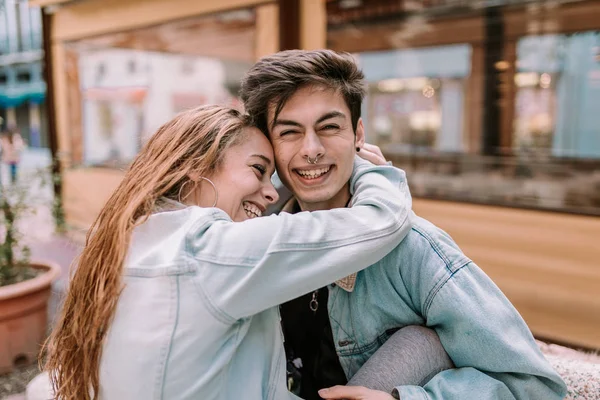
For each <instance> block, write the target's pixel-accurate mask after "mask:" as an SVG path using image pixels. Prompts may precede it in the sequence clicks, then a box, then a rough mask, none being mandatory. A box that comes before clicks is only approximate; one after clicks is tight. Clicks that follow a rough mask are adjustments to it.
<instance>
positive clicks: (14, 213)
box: [0, 168, 64, 287]
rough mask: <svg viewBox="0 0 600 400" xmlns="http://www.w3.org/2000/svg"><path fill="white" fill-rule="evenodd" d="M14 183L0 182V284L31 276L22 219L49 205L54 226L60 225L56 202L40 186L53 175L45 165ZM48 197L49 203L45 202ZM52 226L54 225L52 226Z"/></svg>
mask: <svg viewBox="0 0 600 400" xmlns="http://www.w3.org/2000/svg"><path fill="white" fill-rule="evenodd" d="M23 178H26V179H21V180H20V181H18V182H16V183H14V184H7V183H6V184H4V185H0V287H1V286H5V285H10V284H13V283H18V282H21V281H25V280H27V279H31V278H33V277H35V276H36V275H37V273H38V271H37V270H36V269H34V268H31V267H30V266H29V259H30V255H31V251H30V248H29V246H27V244H26V243H25V241H24V238H25V232H24V230H23V222H24V221H25V218H26V217H28V216H31V215H34V214H35V213H36V212H37V211H38V209H39V208H40V207H44V206H46V207H48V206H50V207H51V211H52V214H53V216H54V221H55V226H56V227H58V228H59V229H64V218H62V215H63V214H62V207H61V204H60V202H58V201H56V200H55V199H53V197H54V196H51V197H52V199H48V197H47V195H44V194H43V190H44V188H47V187H48V184H49V183H50V182H53V181H54V179H57V178H56V176H54V175H53V174H52V172H51V170H50V171H49V170H48V169H47V168H41V169H39V170H37V171H35V172H33V173H30V174H28V176H27V177H23ZM49 201H51V202H52V203H51V204H48V202H49ZM55 229H56V228H55Z"/></svg>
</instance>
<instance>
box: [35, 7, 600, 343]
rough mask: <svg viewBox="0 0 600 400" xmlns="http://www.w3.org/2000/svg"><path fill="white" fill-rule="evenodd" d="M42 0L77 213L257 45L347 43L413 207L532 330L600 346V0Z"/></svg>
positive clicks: (71, 205) (219, 95)
mask: <svg viewBox="0 0 600 400" xmlns="http://www.w3.org/2000/svg"><path fill="white" fill-rule="evenodd" d="M35 3H37V4H38V5H40V6H44V7H45V19H44V20H45V28H46V38H47V41H48V45H47V53H48V54H49V57H50V58H49V59H48V64H49V66H50V70H51V77H52V78H51V80H50V82H49V93H51V94H52V96H51V97H52V102H53V105H52V107H51V109H52V110H54V111H53V112H52V113H51V114H52V115H51V118H50V119H51V122H52V124H51V125H52V126H53V127H54V128H53V129H54V133H55V135H54V138H55V139H56V140H55V149H56V154H57V155H58V157H59V159H60V160H61V165H62V177H63V180H62V182H63V184H62V190H61V193H62V198H63V202H64V204H65V211H66V216H67V220H68V222H69V224H71V225H72V226H75V227H80V228H82V229H87V227H89V225H90V223H91V222H92V221H93V219H94V218H95V216H96V214H97V212H98V211H99V210H100V208H101V206H102V205H103V203H104V202H105V201H106V199H107V197H108V196H109V195H110V193H111V191H112V189H113V188H114V187H115V186H116V185H117V184H118V183H119V181H120V179H121V177H122V170H123V167H124V166H126V165H127V163H128V162H129V161H130V160H131V158H132V157H133V156H134V155H135V154H136V153H137V151H138V150H139V148H140V146H141V145H143V143H144V141H145V140H147V138H148V136H149V135H151V134H152V132H153V131H154V130H155V129H156V128H157V127H158V126H159V125H160V124H161V123H163V122H165V121H166V120H168V119H169V118H170V117H171V116H172V115H174V113H176V112H177V111H178V110H181V109H183V108H186V107H189V106H193V105H198V104H202V103H212V102H218V103H226V104H236V103H237V102H238V101H239V100H238V99H237V97H236V95H237V89H238V85H239V79H240V77H241V76H242V75H243V73H244V72H245V71H246V70H247V69H248V67H249V66H250V65H252V63H254V62H255V61H256V60H257V59H258V58H260V57H261V56H263V55H266V54H269V53H272V52H275V51H277V50H279V49H288V48H298V47H299V48H305V49H313V48H324V47H328V48H332V49H334V50H340V51H348V52H351V53H352V54H354V55H355V56H356V59H357V61H358V62H359V63H360V65H361V67H362V68H363V70H364V72H365V75H366V78H367V83H368V96H367V98H366V101H365V102H364V107H363V118H364V122H365V126H366V128H367V138H368V140H369V141H371V142H374V143H376V144H378V145H379V146H381V148H382V149H383V150H384V152H385V154H386V156H387V157H388V158H389V159H391V160H393V161H394V163H395V164H396V165H398V166H400V167H402V168H404V169H405V170H406V171H407V175H408V179H409V184H410V187H411V191H412V193H413V196H414V203H413V205H414V208H415V209H416V211H417V212H418V213H419V214H420V215H422V216H424V217H425V218H427V219H430V220H431V221H433V222H434V223H436V224H437V225H439V226H440V227H442V228H443V229H444V230H446V231H448V232H449V233H450V234H451V235H452V236H453V237H454V238H455V239H456V240H457V242H458V243H459V244H460V245H461V247H462V248H463V250H465V252H466V253H467V254H468V255H469V256H470V257H471V258H473V259H474V260H475V261H476V262H477V263H478V264H479V265H480V266H482V268H484V269H485V270H486V272H487V273H489V274H490V275H491V276H492V277H493V278H494V280H495V281H496V282H497V283H498V285H499V286H500V287H501V288H502V289H503V290H504V291H505V292H506V294H507V295H508V297H509V298H510V299H511V300H512V301H513V302H514V304H515V305H516V306H517V308H518V310H519V311H520V312H521V313H522V314H523V316H524V317H525V319H526V320H527V322H528V323H529V324H530V326H531V327H532V329H533V330H534V332H535V333H536V335H539V336H540V337H545V338H548V339H554V340H557V341H564V342H568V343H572V344H577V345H581V346H588V347H600V342H598V338H597V335H595V332H596V330H597V327H598V326H600V300H598V296H597V295H593V294H597V292H598V287H600V271H598V268H597V260H598V259H599V258H600V253H599V252H598V250H597V248H598V246H597V243H596V242H597V240H598V239H597V238H598V232H600V217H598V216H599V215H600V175H599V174H598V171H599V170H600V130H599V129H600V121H599V120H598V118H599V117H600V110H598V109H597V107H598V106H597V105H598V104H599V101H598V100H599V91H600V83H599V82H600V72H599V71H600V50H599V49H600V44H598V31H600V7H598V6H597V3H595V2H594V1H569V2H562V1H553V2H548V1H522V2H516V1H506V2H502V1H497V2H494V7H484V6H483V5H484V4H485V2H481V1H475V0H459V1H456V0H438V1H405V2H400V1H395V0H393V1H392V0H369V1H366V0H286V1H283V0H281V1H275V0H273V1H268V0H267V1H265V0H263V1H260V0H219V1H208V0H206V1H196V0H170V1H149V0H85V1H65V0H62V1H61V0H37V1H36V2H35ZM577 60H580V61H581V62H580V63H577V62H576V61H577ZM578 214H583V215H578Z"/></svg>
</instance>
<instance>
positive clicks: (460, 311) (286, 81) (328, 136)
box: [241, 50, 566, 400]
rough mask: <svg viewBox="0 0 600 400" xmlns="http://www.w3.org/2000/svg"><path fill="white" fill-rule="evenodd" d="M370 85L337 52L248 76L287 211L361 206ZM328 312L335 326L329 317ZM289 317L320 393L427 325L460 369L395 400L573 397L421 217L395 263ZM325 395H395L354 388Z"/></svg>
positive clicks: (292, 343) (308, 299)
mask: <svg viewBox="0 0 600 400" xmlns="http://www.w3.org/2000/svg"><path fill="white" fill-rule="evenodd" d="M363 85H364V76H363V74H362V72H361V71H360V70H359V69H358V67H357V65H356V64H355V62H354V60H353V59H352V57H351V56H350V55H348V54H340V53H336V52H333V51H328V50H319V51H300V50H293V51H285V52H280V53H277V54H274V55H272V56H268V57H265V58H263V59H262V60H260V61H259V62H258V63H256V64H255V65H254V67H253V68H252V69H251V70H250V71H249V72H248V73H247V74H246V76H245V78H244V80H243V82H242V91H241V96H242V100H243V101H244V105H245V107H246V111H247V112H248V113H249V114H250V115H252V116H253V117H254V118H255V122H256V124H257V125H258V127H259V128H261V129H262V130H263V131H264V132H265V133H268V136H269V138H270V140H271V143H272V144H273V148H274V151H275V158H276V166H277V171H278V176H279V178H280V179H281V181H282V183H283V184H284V185H285V186H286V187H287V188H288V189H289V190H290V191H291V192H292V193H293V195H294V197H295V199H292V200H291V201H290V202H288V204H286V206H285V207H284V210H286V211H289V212H298V211H314V210H325V209H331V208H336V207H346V206H347V205H348V204H350V203H351V202H352V194H351V193H350V192H349V189H348V187H349V186H348V179H349V177H350V175H351V172H352V166H353V160H354V157H355V155H356V154H357V152H360V151H361V148H363V146H364V127H363V123H362V121H361V118H360V110H361V105H362V100H363V97H364V93H365V92H364V88H363ZM363 152H364V151H363ZM370 156H372V154H371V155H370ZM331 229H335V227H331ZM325 307H327V308H328V318H327V315H325V317H321V318H320V317H319V315H324V314H319V312H323V310H324V309H325ZM282 318H283V327H284V333H285V335H286V342H287V345H288V349H287V350H288V351H289V352H290V353H293V355H292V358H294V357H295V356H297V355H298V354H300V353H301V354H302V357H300V358H301V359H302V364H303V365H300V363H296V364H297V365H296V367H297V368H298V369H299V370H300V371H301V373H302V377H303V378H302V379H303V380H302V382H301V384H303V385H309V386H311V385H312V387H311V389H310V390H314V391H316V390H318V389H321V388H322V387H323V382H328V383H330V382H337V383H339V384H344V383H345V382H346V378H352V377H353V376H354V375H355V374H356V373H357V371H359V369H361V367H362V366H363V365H364V364H365V362H367V360H369V358H370V357H371V356H372V355H373V354H374V353H375V352H376V351H377V350H378V349H379V348H380V347H381V346H382V345H384V343H386V341H387V339H388V338H389V337H391V336H392V335H393V334H394V333H395V332H396V331H398V329H402V328H404V327H407V326H414V325H422V326H427V327H429V328H432V329H434V330H435V332H436V333H437V334H438V336H439V339H440V340H441V343H442V344H443V347H444V348H445V350H446V352H447V353H448V355H449V356H450V358H451V359H452V361H453V362H454V364H455V368H452V369H447V370H445V371H442V372H440V373H438V374H436V375H435V376H434V377H433V378H431V380H429V381H428V382H427V383H425V384H424V385H423V386H418V385H405V384H402V383H401V382H399V383H398V386H397V387H396V388H395V389H394V390H393V391H392V392H393V394H394V396H395V397H396V398H400V399H403V400H408V399H461V400H468V399H477V400H481V399H490V400H491V399H544V400H551V399H561V398H563V397H564V395H565V393H566V389H565V385H564V383H563V381H562V380H561V378H560V377H559V376H558V374H557V373H556V372H555V371H554V370H553V369H552V368H551V367H550V365H549V364H548V362H547V361H546V360H545V358H544V357H543V355H542V354H541V352H540V350H539V349H538V347H537V345H536V343H535V341H534V339H533V336H532V335H531V332H530V331H529V329H528V327H527V325H526V324H525V322H524V321H523V319H522V318H521V316H520V315H519V313H518V312H517V311H516V310H515V308H514V307H513V306H512V305H511V303H510V302H509V301H508V300H507V298H506V297H505V296H504V295H503V293H502V292H501V291H500V289H499V288H498V287H496V285H494V283H493V282H492V281H491V280H490V278H489V277H487V276H486V274H485V273H484V272H483V271H482V270H481V269H480V268H479V267H478V266H477V265H475V263H474V262H473V261H471V260H470V259H469V258H468V257H467V256H466V255H465V254H463V253H462V251H461V250H460V249H459V248H458V246H457V245H456V243H454V241H453V240H452V239H451V238H450V236H448V235H447V234H446V233H445V232H443V231H442V230H440V229H439V228H437V227H436V226H434V225H433V224H431V223H430V222H428V221H426V220H424V219H422V218H418V217H416V216H415V223H414V225H413V229H412V231H411V232H410V233H409V234H408V236H407V237H406V239H404V241H403V242H402V243H401V244H400V245H399V246H398V247H397V248H396V249H395V250H393V251H392V252H391V253H390V254H389V255H388V256H386V257H385V258H383V259H382V260H380V261H379V262H378V263H376V264H374V265H372V266H370V267H368V268H367V269H365V270H363V271H361V272H359V273H358V274H355V275H352V276H349V277H347V278H346V279H344V280H342V281H338V282H336V283H335V284H332V285H330V286H329V287H327V288H326V289H325V290H320V291H316V292H314V293H311V294H308V295H307V296H303V297H301V298H299V299H297V300H294V301H292V302H290V303H288V304H285V305H283V306H282ZM307 347H308V348H309V349H308V350H307ZM307 360H308V362H307ZM319 377H323V379H322V382H319ZM305 380H306V381H307V382H308V383H306V384H305V382H304V381H305ZM352 383H353V382H352V380H351V381H350V384H352ZM319 395H320V396H321V397H323V398H330V399H338V398H339V399H342V398H344V399H368V398H372V399H375V398H378V399H383V398H389V394H385V393H382V392H375V391H369V390H367V389H364V388H357V387H351V386H345V387H344V386H336V387H334V388H331V389H328V390H326V391H325V392H323V391H320V392H319ZM382 396H387V397H382Z"/></svg>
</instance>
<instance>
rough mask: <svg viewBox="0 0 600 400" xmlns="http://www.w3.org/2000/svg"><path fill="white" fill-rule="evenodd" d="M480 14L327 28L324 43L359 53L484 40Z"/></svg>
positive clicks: (331, 46) (336, 48)
mask: <svg viewBox="0 0 600 400" xmlns="http://www.w3.org/2000/svg"><path fill="white" fill-rule="evenodd" d="M483 24H484V21H483V18H482V17H480V16H473V17H467V18H461V19H450V18H448V19H443V20H436V21H432V20H427V19H423V20H418V21H414V22H412V21H411V20H410V19H409V20H407V21H405V22H394V23H386V24H383V23H381V24H369V25H367V24H364V25H362V24H361V25H359V26H349V27H345V28H337V29H330V30H329V31H328V32H327V46H328V47H329V48H331V49H333V50H341V51H349V52H362V51H376V50H389V49H395V48H410V47H425V46H441V45H446V44H456V43H480V42H482V41H483V34H484V29H483V28H484V25H483Z"/></svg>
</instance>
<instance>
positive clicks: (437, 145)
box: [327, 0, 600, 215]
mask: <svg viewBox="0 0 600 400" xmlns="http://www.w3.org/2000/svg"><path fill="white" fill-rule="evenodd" d="M551 3H552V4H550V2H543V1H532V2H525V1H511V2H482V1H475V0H472V1H471V0H464V1H455V0H440V1H433V2H429V1H428V2H397V1H387V0H373V1H362V0H358V1H342V0H332V1H328V2H327V45H328V47H330V48H332V49H334V50H339V51H348V52H350V53H352V54H354V55H355V56H356V58H357V60H358V62H359V63H360V65H361V67H362V68H363V71H364V73H365V76H366V79H367V83H368V94H367V97H366V99H365V102H364V107H363V110H362V117H363V120H364V123H365V127H366V130H367V140H368V141H371V142H373V143H375V144H377V145H379V146H380V147H381V148H382V150H383V151H384V153H385V155H386V156H387V157H388V159H390V160H392V161H393V162H394V163H395V164H396V165H398V166H399V167H401V168H404V169H405V170H406V171H407V176H408V179H409V183H410V185H411V191H412V193H413V195H414V196H415V197H424V198H432V199H448V200H453V201H465V202H475V203H482V204H493V205H504V206H511V207H525V208H535V209H545V210H556V211H565V212H574V213H584V214H591V215H600V108H598V107H599V106H598V105H599V104H600V9H598V8H593V7H591V6H590V4H591V2H588V1H577V2H570V3H569V4H565V3H561V2H551ZM593 13H595V14H594V15H591V14H593Z"/></svg>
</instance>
